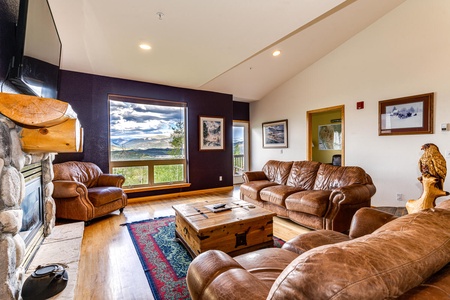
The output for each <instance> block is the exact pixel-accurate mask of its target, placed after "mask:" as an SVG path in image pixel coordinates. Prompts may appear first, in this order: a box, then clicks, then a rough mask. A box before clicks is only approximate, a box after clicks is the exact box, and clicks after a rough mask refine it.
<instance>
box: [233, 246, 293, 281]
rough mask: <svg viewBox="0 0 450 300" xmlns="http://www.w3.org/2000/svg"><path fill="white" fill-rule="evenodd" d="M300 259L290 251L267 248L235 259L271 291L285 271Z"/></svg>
mask: <svg viewBox="0 0 450 300" xmlns="http://www.w3.org/2000/svg"><path fill="white" fill-rule="evenodd" d="M297 257H298V254H297V253H294V252H291V251H289V250H284V249H277V248H266V249H261V250H257V251H253V252H249V253H246V254H242V255H239V256H236V257H234V260H236V261H237V262H238V263H239V264H240V265H241V266H242V267H244V268H245V269H246V270H247V271H248V272H249V273H251V274H252V275H254V276H255V277H256V278H258V279H259V280H260V281H261V282H263V283H264V284H265V285H266V286H267V287H268V288H269V289H270V288H271V287H272V285H273V283H274V282H275V280H276V279H277V277H278V276H279V275H280V274H281V272H283V270H284V269H285V268H286V267H287V266H288V265H289V264H290V263H291V262H292V261H293V260H294V259H296V258H297Z"/></svg>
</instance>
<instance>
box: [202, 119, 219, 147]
mask: <svg viewBox="0 0 450 300" xmlns="http://www.w3.org/2000/svg"><path fill="white" fill-rule="evenodd" d="M199 124H200V134H199V136H200V151H202V150H224V149H225V144H224V138H225V127H224V118H218V117H203V116H200V120H199Z"/></svg>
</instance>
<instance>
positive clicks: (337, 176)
mask: <svg viewBox="0 0 450 300" xmlns="http://www.w3.org/2000/svg"><path fill="white" fill-rule="evenodd" d="M368 181H369V179H368V177H367V176H366V172H365V171H364V170H363V169H362V168H360V167H339V166H332V165H328V164H321V165H320V167H319V170H318V171H317V176H316V181H315V183H314V190H333V189H336V188H340V187H343V186H349V185H351V184H354V183H360V184H368V183H370V182H368Z"/></svg>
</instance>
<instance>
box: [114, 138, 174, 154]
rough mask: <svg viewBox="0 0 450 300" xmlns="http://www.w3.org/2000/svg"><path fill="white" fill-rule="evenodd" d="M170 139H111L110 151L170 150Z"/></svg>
mask: <svg viewBox="0 0 450 300" xmlns="http://www.w3.org/2000/svg"><path fill="white" fill-rule="evenodd" d="M171 147H172V145H171V144H170V138H161V139H155V138H153V139H152V138H142V139H131V140H125V139H121V138H118V139H113V140H112V141H111V150H112V151H119V150H136V149H142V150H145V149H153V148H163V149H166V148H171Z"/></svg>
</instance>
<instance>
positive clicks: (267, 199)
mask: <svg viewBox="0 0 450 300" xmlns="http://www.w3.org/2000/svg"><path fill="white" fill-rule="evenodd" d="M243 178H244V183H243V184H242V185H241V187H240V197H241V199H242V200H245V201H248V202H251V203H253V204H256V205H259V206H261V207H264V208H266V209H268V210H271V211H273V212H275V213H277V215H278V216H279V217H284V218H289V219H291V220H292V221H294V222H296V223H298V224H300V225H303V226H306V227H309V228H313V229H329V230H335V231H339V232H345V231H347V230H348V229H349V227H350V223H351V220H352V217H353V215H354V214H355V212H356V211H357V210H358V209H360V208H362V207H370V204H371V197H372V196H373V195H374V194H375V191H376V188H375V185H374V184H373V182H372V178H371V177H370V176H369V175H368V174H367V173H366V172H365V171H364V170H363V169H362V168H360V167H350V166H349V167H341V166H333V165H330V164H324V163H320V162H315V161H294V162H292V161H289V162H286V161H277V160H270V161H268V162H267V163H266V164H265V165H264V167H263V168H262V171H252V172H246V173H244V175H243Z"/></svg>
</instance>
